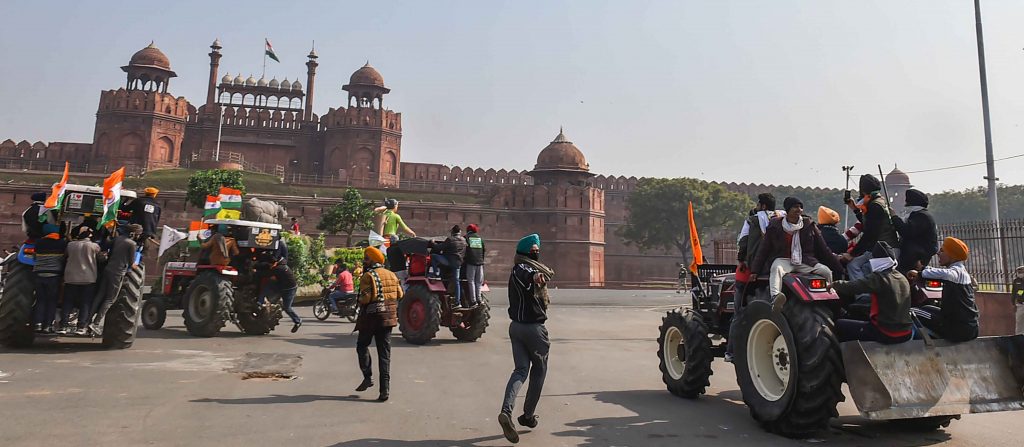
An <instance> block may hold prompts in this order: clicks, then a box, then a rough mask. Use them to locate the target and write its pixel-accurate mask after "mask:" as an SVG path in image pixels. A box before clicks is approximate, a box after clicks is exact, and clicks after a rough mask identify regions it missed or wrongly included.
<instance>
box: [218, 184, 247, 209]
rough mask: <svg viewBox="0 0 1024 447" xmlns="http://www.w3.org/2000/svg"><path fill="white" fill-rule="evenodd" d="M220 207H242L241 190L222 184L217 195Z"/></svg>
mask: <svg viewBox="0 0 1024 447" xmlns="http://www.w3.org/2000/svg"><path fill="white" fill-rule="evenodd" d="M217 198H218V199H220V206H221V208H225V209H230V210H240V209H242V191H239V190H237V189H233V188H228V187H226V186H222V187H221V188H220V192H219V193H218V196H217Z"/></svg>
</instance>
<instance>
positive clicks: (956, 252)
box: [942, 237, 971, 262]
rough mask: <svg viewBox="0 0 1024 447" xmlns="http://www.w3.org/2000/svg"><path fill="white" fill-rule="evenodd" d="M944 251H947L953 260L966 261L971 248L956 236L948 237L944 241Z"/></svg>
mask: <svg viewBox="0 0 1024 447" xmlns="http://www.w3.org/2000/svg"><path fill="white" fill-rule="evenodd" d="M942 251H944V252H946V254H947V255H949V258H950V259H952V260H953V262H956V261H966V260H967V255H969V254H970V253H971V249H969V248H967V244H965V243H964V241H961V240H960V239H957V238H955V237H947V238H946V239H945V240H943V241H942Z"/></svg>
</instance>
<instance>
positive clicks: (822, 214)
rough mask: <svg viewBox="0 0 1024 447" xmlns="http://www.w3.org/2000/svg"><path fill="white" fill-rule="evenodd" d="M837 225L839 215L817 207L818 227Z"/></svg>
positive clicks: (831, 210)
mask: <svg viewBox="0 0 1024 447" xmlns="http://www.w3.org/2000/svg"><path fill="white" fill-rule="evenodd" d="M837 223H839V213H837V212H835V210H833V209H832V208H828V207H824V206H819V207H818V225H835V224H837Z"/></svg>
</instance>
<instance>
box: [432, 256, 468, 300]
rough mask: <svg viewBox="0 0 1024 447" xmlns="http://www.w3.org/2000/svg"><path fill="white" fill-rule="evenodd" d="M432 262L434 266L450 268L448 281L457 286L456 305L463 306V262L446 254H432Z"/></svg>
mask: <svg viewBox="0 0 1024 447" xmlns="http://www.w3.org/2000/svg"><path fill="white" fill-rule="evenodd" d="M430 263H431V264H433V265H434V267H437V268H441V267H445V268H447V269H448V281H450V282H451V284H452V287H454V288H455V306H456V307H459V306H462V284H461V283H460V282H459V275H460V272H459V270H462V264H459V262H458V261H457V260H455V259H452V258H449V257H448V256H445V255H430Z"/></svg>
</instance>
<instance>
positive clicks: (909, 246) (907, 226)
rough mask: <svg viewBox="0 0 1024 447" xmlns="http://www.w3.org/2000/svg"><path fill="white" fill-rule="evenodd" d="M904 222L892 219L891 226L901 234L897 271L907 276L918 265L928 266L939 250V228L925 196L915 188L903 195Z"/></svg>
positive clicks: (900, 218) (896, 218) (900, 219)
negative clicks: (904, 204) (904, 203)
mask: <svg viewBox="0 0 1024 447" xmlns="http://www.w3.org/2000/svg"><path fill="white" fill-rule="evenodd" d="M905 197H906V199H907V201H906V206H905V207H904V210H905V211H904V212H905V213H906V221H904V220H903V218H902V217H900V216H893V217H892V224H893V225H894V226H895V227H896V232H897V233H899V235H900V244H901V247H900V259H899V261H900V264H899V266H897V267H896V268H898V269H900V272H903V273H906V272H907V271H909V270H910V269H913V268H914V267H916V266H917V264H918V263H919V262H920V263H921V264H923V265H928V263H929V262H931V260H932V256H935V253H936V252H938V250H939V228H938V227H937V226H935V218H934V217H932V213H930V212H929V211H928V195H927V194H925V193H923V192H921V191H918V190H916V189H908V190H907V192H906V196H905Z"/></svg>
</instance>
